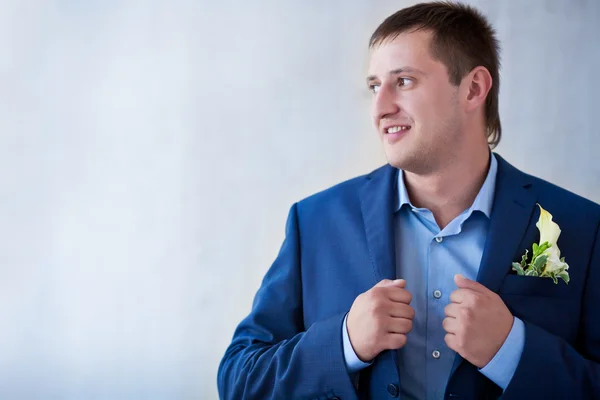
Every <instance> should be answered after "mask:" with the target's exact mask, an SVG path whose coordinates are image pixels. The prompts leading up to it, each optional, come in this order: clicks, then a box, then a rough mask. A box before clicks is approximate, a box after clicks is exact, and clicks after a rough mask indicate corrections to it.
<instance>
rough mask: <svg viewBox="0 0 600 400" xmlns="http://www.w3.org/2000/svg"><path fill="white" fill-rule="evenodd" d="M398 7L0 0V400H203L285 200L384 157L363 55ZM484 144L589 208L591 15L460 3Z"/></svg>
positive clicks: (581, 4) (270, 254)
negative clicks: (495, 81)
mask: <svg viewBox="0 0 600 400" xmlns="http://www.w3.org/2000/svg"><path fill="white" fill-rule="evenodd" d="M412 3H413V2H409V1H399V0H396V1H372V0H352V1H341V0H335V1H317V0H312V1H306V0H302V1H300V0H286V1H275V0H274V1H242V0H238V1H232V0H229V1H218V2H217V1H207V0H202V1H197V0H195V1H192V0H171V1H169V2H165V1H158V0H148V1H134V0H128V1H110V0H109V1H97V0H96V1H73V0H60V1H59V0H55V1H43V0H25V1H21V0H12V1H9V0H4V1H1V2H0V55H1V56H0V397H1V398H10V399H34V398H39V399H41V398H43V399H215V398H217V391H216V371H217V367H218V363H219V361H220V359H221V357H222V355H223V353H224V351H225V348H226V346H227V345H228V343H229V341H230V339H231V335H232V333H233V330H234V328H235V326H236V325H237V323H238V322H239V321H240V320H241V319H242V318H243V317H244V316H245V315H246V314H247V313H248V311H249V310H250V305H251V301H252V298H253V295H254V293H255V292H256V290H257V288H258V286H259V284H260V281H261V279H262V277H263V275H264V273H265V271H266V270H267V268H268V267H269V265H270V263H271V262H272V261H273V259H274V257H275V255H276V253H277V251H278V248H279V246H280V244H281V241H282V240H283V233H284V224H285V218H286V215H287V211H288V209H289V207H290V206H291V205H292V204H293V203H294V202H295V201H298V200H300V199H302V198H304V197H306V196H309V195H310V194H312V193H315V192H317V191H319V190H322V189H325V188H327V187H328V186H331V185H333V184H335V183H337V182H339V181H342V180H345V179H348V178H351V177H353V176H356V175H361V174H364V173H367V172H369V171H371V170H372V169H374V168H376V167H378V166H379V165H381V164H383V163H384V162H385V160H384V157H383V152H382V150H381V148H380V145H379V142H378V139H377V137H376V134H375V132H374V129H373V128H372V127H371V124H370V120H369V112H368V110H369V99H370V95H369V94H368V92H367V90H366V85H365V83H364V78H365V75H366V65H367V64H366V60H367V42H368V38H369V36H370V34H371V33H372V31H373V30H374V29H375V28H376V26H377V25H378V24H379V23H380V22H381V21H382V20H383V19H384V18H385V17H386V16H388V15H389V14H391V13H392V12H394V11H396V10H397V9H399V8H401V7H403V6H406V5H409V4H412ZM472 3H473V4H475V5H477V6H478V7H479V8H480V9H481V10H482V11H483V12H484V14H485V15H487V16H488V18H489V20H490V21H491V22H492V24H493V25H494V26H495V27H496V28H497V32H498V37H499V38H500V40H501V43H502V48H503V50H502V60H503V62H502V64H503V67H502V72H501V79H502V84H501V93H500V106H501V107H500V111H501V116H502V123H503V127H504V137H503V139H502V143H501V145H500V146H499V148H498V152H499V153H500V154H502V155H503V156H504V157H505V158H506V159H508V160H509V161H510V162H512V163H513V164H515V165H516V166H518V167H520V168H522V169H524V170H525V171H527V172H529V173H532V174H535V175H538V176H541V177H543V178H545V179H548V180H550V181H552V182H554V183H556V184H559V185H561V186H564V187H566V188H567V189H570V190H573V191H575V192H577V193H579V194H581V195H584V196H585V197H588V198H590V199H592V200H594V201H596V202H598V201H600V164H599V163H598V162H597V153H598V147H599V146H600V139H599V138H598V128H597V123H596V122H594V121H597V117H598V109H599V106H600V102H599V100H598V93H600V80H599V79H598V71H599V70H600V51H599V49H598V38H600V26H599V25H598V24H597V21H598V20H600V2H598V1H597V0H577V1H574V0H546V1H543V0H539V1H537V0H527V1H516V0H515V1H512V0H510V1H502V2H499V1H495V0H488V1H485V0H480V1H472Z"/></svg>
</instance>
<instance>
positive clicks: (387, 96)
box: [373, 85, 400, 121]
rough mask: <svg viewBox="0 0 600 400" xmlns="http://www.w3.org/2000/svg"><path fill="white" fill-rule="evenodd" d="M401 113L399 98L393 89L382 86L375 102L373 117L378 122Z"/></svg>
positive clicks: (376, 94)
mask: <svg viewBox="0 0 600 400" xmlns="http://www.w3.org/2000/svg"><path fill="white" fill-rule="evenodd" d="M398 111H400V106H399V105H398V98H397V96H396V93H395V91H394V89H393V88H389V87H386V86H383V85H382V86H380V87H379V91H378V92H377V93H375V99H374V100H373V115H374V117H375V119H376V120H377V121H379V120H381V119H383V118H385V117H387V116H390V115H394V114H397V113H398Z"/></svg>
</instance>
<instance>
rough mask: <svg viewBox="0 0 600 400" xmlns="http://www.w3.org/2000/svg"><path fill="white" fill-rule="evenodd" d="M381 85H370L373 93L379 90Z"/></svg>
mask: <svg viewBox="0 0 600 400" xmlns="http://www.w3.org/2000/svg"><path fill="white" fill-rule="evenodd" d="M379 87H380V86H379V85H369V90H370V91H371V92H373V93H377V92H379Z"/></svg>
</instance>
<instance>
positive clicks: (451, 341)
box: [444, 333, 458, 353]
mask: <svg viewBox="0 0 600 400" xmlns="http://www.w3.org/2000/svg"><path fill="white" fill-rule="evenodd" d="M444 342H446V346H448V348H449V349H450V350H454V351H456V352H457V353H458V346H457V338H456V335H455V334H453V333H447V334H446V336H444Z"/></svg>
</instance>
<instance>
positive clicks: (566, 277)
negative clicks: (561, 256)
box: [557, 271, 570, 285]
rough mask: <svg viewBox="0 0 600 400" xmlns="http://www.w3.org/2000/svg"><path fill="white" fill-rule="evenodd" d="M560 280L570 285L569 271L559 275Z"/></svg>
mask: <svg viewBox="0 0 600 400" xmlns="http://www.w3.org/2000/svg"><path fill="white" fill-rule="evenodd" d="M557 276H558V277H559V278H562V280H563V281H565V283H566V284H567V285H568V284H569V280H570V277H569V273H568V272H567V271H563V272H561V273H560V274H558V275H557Z"/></svg>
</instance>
